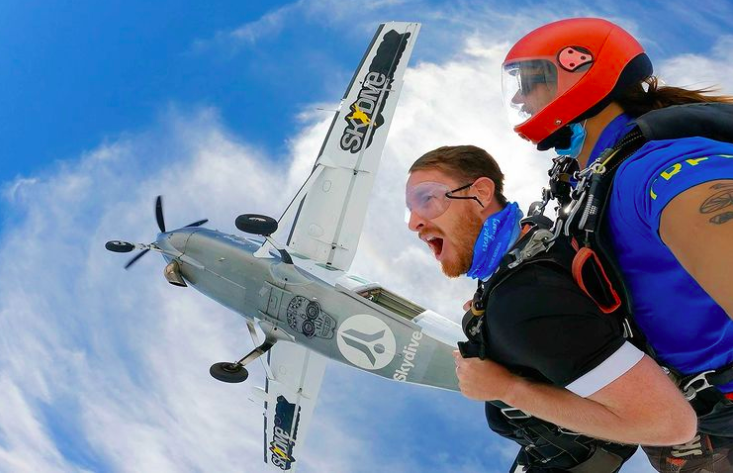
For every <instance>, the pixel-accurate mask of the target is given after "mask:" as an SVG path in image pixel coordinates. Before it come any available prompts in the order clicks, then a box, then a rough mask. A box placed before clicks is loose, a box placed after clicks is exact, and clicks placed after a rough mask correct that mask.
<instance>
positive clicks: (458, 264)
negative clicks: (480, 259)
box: [440, 213, 484, 278]
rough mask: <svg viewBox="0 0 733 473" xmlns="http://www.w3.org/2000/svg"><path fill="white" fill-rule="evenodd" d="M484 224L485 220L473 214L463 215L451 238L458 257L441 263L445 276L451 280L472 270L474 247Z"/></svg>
mask: <svg viewBox="0 0 733 473" xmlns="http://www.w3.org/2000/svg"><path fill="white" fill-rule="evenodd" d="M483 224H484V222H483V220H481V219H480V218H479V217H478V216H477V215H475V214H473V213H465V214H461V217H460V220H459V221H458V224H457V225H456V227H455V231H456V234H455V235H452V236H451V243H452V244H453V247H454V248H455V250H456V251H455V252H456V257H455V258H454V259H453V260H449V259H447V258H446V259H444V260H443V261H441V262H440V265H441V267H442V270H443V274H445V275H446V276H448V277H449V278H457V277H458V276H461V275H462V274H466V273H467V272H468V270H469V269H471V264H472V263H473V247H474V246H475V244H476V239H477V238H478V235H479V233H480V232H481V227H482V226H483Z"/></svg>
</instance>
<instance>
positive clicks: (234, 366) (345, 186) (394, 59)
mask: <svg viewBox="0 0 733 473" xmlns="http://www.w3.org/2000/svg"><path fill="white" fill-rule="evenodd" d="M419 31H420V24H418V23H401V22H400V23H398V22H392V23H385V24H382V25H381V26H379V28H378V30H377V32H376V34H375V35H374V38H373V40H372V42H371V45H370V46H369V48H368V49H367V52H366V54H365V55H364V57H363V58H362V60H361V64H360V65H359V67H358V68H357V70H356V73H355V75H354V76H353V78H352V80H351V83H350V84H349V86H348V87H347V90H346V93H345V94H344V96H343V98H342V100H341V105H340V106H339V110H337V111H336V113H335V116H334V118H333V121H332V123H331V126H330V129H329V131H328V134H327V135H326V139H325V141H324V142H323V145H322V147H321V150H320V152H319V155H318V158H317V160H316V163H315V165H314V167H313V169H312V172H311V174H310V176H309V177H308V178H307V179H306V181H305V183H304V184H303V186H302V187H301V188H300V190H299V191H298V192H297V194H296V196H295V198H294V199H293V200H292V201H291V203H290V205H289V206H288V207H287V208H286V209H285V212H284V213H283V215H282V217H281V218H280V222H278V221H276V220H275V219H273V218H271V217H268V216H264V215H257V214H244V215H240V216H239V217H237V219H236V222H235V224H236V227H237V228H238V229H239V230H241V231H242V232H244V233H246V234H248V236H244V237H240V236H237V235H230V234H225V233H222V232H219V231H215V230H209V229H206V228H203V227H202V225H204V224H205V223H206V222H207V221H206V220H199V221H197V222H194V223H192V224H190V225H187V226H186V227H183V228H179V229H176V230H170V231H167V230H166V225H165V219H164V217H163V203H162V199H161V197H160V196H159V197H158V198H157V200H156V205H155V216H156V221H157V223H158V228H159V229H160V233H159V234H158V236H157V237H156V240H155V242H153V243H150V244H132V243H128V242H124V241H119V240H113V241H109V242H107V244H106V248H107V249H108V250H110V251H115V252H130V251H133V250H135V249H138V250H142V251H141V252H140V253H139V254H138V255H136V256H135V257H134V258H132V259H131V260H130V261H129V262H128V263H127V265H126V266H125V268H126V269H127V268H129V267H131V266H132V265H133V264H134V263H136V262H137V261H138V260H139V259H140V258H141V257H142V256H143V255H145V254H146V253H147V252H148V251H150V250H153V251H157V252H159V253H161V254H162V255H163V258H164V259H165V261H166V263H167V265H166V267H165V270H164V275H165V278H166V279H167V280H168V282H170V283H171V284H173V285H176V286H181V287H186V286H192V287H194V288H195V289H197V290H198V291H200V292H201V293H203V294H204V295H206V296H208V297H210V298H211V299H213V300H215V301H216V302H218V303H220V304H222V305H224V306H226V307H228V308H230V309H231V310H233V311H235V312H236V313H238V314H240V315H242V316H243V317H244V318H245V319H246V323H247V327H248V330H249V332H250V335H251V337H252V340H253V342H254V344H255V348H254V349H253V350H252V351H251V352H250V353H248V354H247V355H245V356H244V357H242V358H241V359H240V360H238V361H236V362H220V363H215V364H214V365H212V367H211V369H210V374H211V375H212V376H213V377H214V378H216V379H218V380H220V381H224V382H228V383H238V382H242V381H244V380H245V379H247V377H248V372H247V369H246V368H245V367H246V366H247V365H248V364H249V363H251V362H253V361H254V360H256V359H258V358H259V359H260V360H261V361H262V362H263V366H264V370H265V374H266V379H265V387H264V389H263V388H255V389H254V391H253V393H254V394H255V397H256V398H258V399H259V400H261V401H264V411H265V425H264V430H265V445H264V449H265V450H264V461H265V463H266V464H268V465H270V466H271V467H273V469H280V470H289V471H294V470H295V468H296V452H299V451H301V449H299V447H301V448H302V445H303V441H304V438H305V436H306V433H307V430H308V425H309V422H310V419H311V417H312V414H313V410H314V407H315V404H316V399H317V396H318V392H319V390H320V386H321V381H322V379H323V376H324V370H325V366H326V361H327V360H328V359H331V360H336V361H339V362H341V363H344V364H346V365H348V366H352V367H355V368H358V369H360V370H363V371H366V372H368V373H372V374H375V375H378V376H382V377H384V378H387V379H391V380H395V381H399V382H407V383H414V384H420V385H425V386H432V387H436V388H442V389H447V390H452V391H458V390H459V389H458V380H457V378H456V375H455V363H454V360H453V356H452V352H453V350H454V349H455V348H456V344H457V342H458V341H459V340H463V339H465V336H464V335H463V332H462V330H461V327H460V326H459V325H458V324H456V323H455V322H453V321H451V320H449V319H446V318H444V317H442V316H440V315H438V314H436V313H435V312H433V311H431V310H426V309H424V308H422V307H420V306H418V305H417V304H415V303H413V302H411V301H409V300H407V299H406V298H404V297H401V296H399V295H398V294H395V293H394V292H391V291H389V290H388V289H386V288H384V287H382V286H381V285H380V284H379V283H375V282H371V281H369V280H367V279H364V278H362V277H360V276H357V275H354V274H351V273H349V272H348V269H349V267H350V265H351V262H352V260H353V258H354V255H355V253H356V249H357V245H358V243H359V238H360V236H361V231H362V227H363V224H364V218H365V215H366V209H367V204H368V200H369V194H370V193H371V189H372V187H373V182H374V176H375V174H376V172H377V168H378V165H379V161H380V158H381V155H382V150H383V148H384V143H385V140H386V137H387V132H388V130H389V126H390V124H391V121H392V117H393V116H394V111H395V107H396V103H397V100H398V97H399V94H400V89H401V87H402V82H403V75H404V72H405V69H406V67H407V62H408V59H409V57H410V55H411V53H412V50H413V47H414V44H415V40H416V39H417V36H418V33H419ZM344 104H346V107H345V112H343V113H342V112H341V108H342V107H343V106H344ZM288 221H292V222H293V223H292V226H291V228H290V229H289V230H288V229H286V227H283V226H281V225H280V223H281V222H288ZM281 242H284V243H281ZM256 326H257V327H259V329H260V331H261V332H262V333H263V334H264V339H262V340H260V338H259V336H258V332H257V330H256ZM263 355H266V356H263ZM265 358H266V360H265ZM299 455H300V454H297V456H299Z"/></svg>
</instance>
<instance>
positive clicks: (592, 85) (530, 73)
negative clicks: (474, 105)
mask: <svg viewBox="0 0 733 473" xmlns="http://www.w3.org/2000/svg"><path fill="white" fill-rule="evenodd" d="M502 69H503V75H504V81H503V85H504V97H505V100H506V101H507V102H508V105H509V108H510V109H511V110H514V111H515V112H517V115H519V119H520V120H518V121H515V124H516V126H515V127H514V131H516V132H517V133H518V134H519V135H520V136H521V137H522V138H525V139H528V140H530V141H532V142H533V143H535V144H537V147H538V149H548V148H550V147H553V146H557V145H558V144H559V140H561V137H562V136H563V134H562V133H557V132H558V131H559V130H561V129H563V128H565V127H566V126H567V125H569V124H570V123H573V122H577V121H580V120H583V119H585V118H588V117H592V116H593V115H595V114H597V113H598V112H600V111H601V110H602V109H603V108H605V107H606V106H607V105H608V104H609V103H610V102H611V101H612V99H613V97H614V95H615V93H616V92H617V91H620V90H624V89H626V88H627V87H629V86H630V85H632V84H634V83H637V82H639V81H641V80H642V79H645V78H646V77H649V76H650V75H651V74H652V64H651V61H649V58H648V57H647V55H646V54H645V53H644V48H642V46H641V44H639V42H638V41H636V39H634V37H633V36H631V35H630V34H629V33H627V32H626V31H624V30H623V29H622V28H620V27H619V26H617V25H614V24H613V23H611V22H609V21H606V20H601V19H597V18H574V19H569V20H562V21H557V22H555V23H550V24H549V25H545V26H543V27H541V28H538V29H536V30H534V31H532V32H531V33H529V34H528V35H526V36H525V37H524V38H522V39H520V40H519V41H518V42H517V43H516V44H515V45H514V47H512V49H511V50H510V51H509V53H508V54H507V56H506V59H505V60H504V64H503V66H502Z"/></svg>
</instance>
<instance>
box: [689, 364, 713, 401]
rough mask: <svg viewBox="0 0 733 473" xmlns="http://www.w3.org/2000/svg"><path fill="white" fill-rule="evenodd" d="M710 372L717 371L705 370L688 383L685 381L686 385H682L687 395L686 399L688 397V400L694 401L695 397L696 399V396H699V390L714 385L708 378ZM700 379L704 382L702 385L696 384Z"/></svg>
mask: <svg viewBox="0 0 733 473" xmlns="http://www.w3.org/2000/svg"><path fill="white" fill-rule="evenodd" d="M710 373H715V370H708V371H703V372H702V373H700V374H698V375H697V376H695V377H694V378H692V379H691V380H689V381H688V382H687V383H685V385H684V386H682V393H683V394H684V395H685V399H687V400H688V401H692V400H693V399H695V397H697V393H698V392H700V391H703V390H705V389H708V388H712V387H713V385H712V384H710V382H709V381H708V378H707V375H709V374H710ZM699 381H702V384H700V386H694V384H695V383H697V382H699Z"/></svg>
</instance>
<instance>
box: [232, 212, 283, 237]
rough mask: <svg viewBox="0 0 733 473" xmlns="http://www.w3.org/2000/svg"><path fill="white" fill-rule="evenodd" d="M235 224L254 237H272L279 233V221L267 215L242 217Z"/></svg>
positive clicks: (246, 215) (245, 215)
mask: <svg viewBox="0 0 733 473" xmlns="http://www.w3.org/2000/svg"><path fill="white" fill-rule="evenodd" d="M234 224H235V225H236V226H237V228H238V229H239V230H241V231H243V232H244V233H251V234H253V235H262V236H270V235H272V234H273V233H275V232H276V231H277V220H275V219H274V218H272V217H268V216H266V215H258V214H244V215H240V216H239V217H237V220H236V221H235V222H234Z"/></svg>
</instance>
